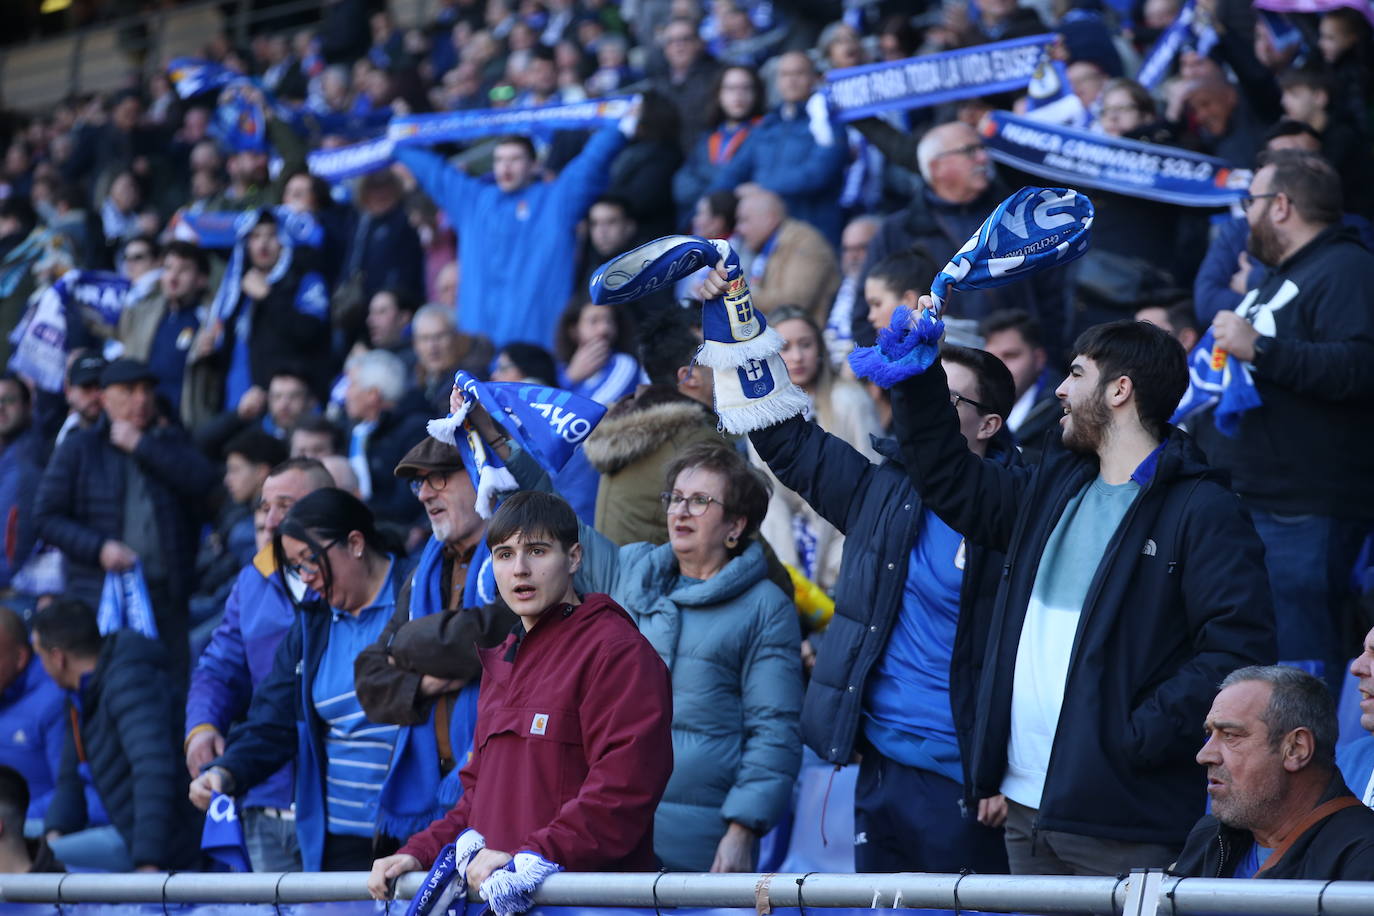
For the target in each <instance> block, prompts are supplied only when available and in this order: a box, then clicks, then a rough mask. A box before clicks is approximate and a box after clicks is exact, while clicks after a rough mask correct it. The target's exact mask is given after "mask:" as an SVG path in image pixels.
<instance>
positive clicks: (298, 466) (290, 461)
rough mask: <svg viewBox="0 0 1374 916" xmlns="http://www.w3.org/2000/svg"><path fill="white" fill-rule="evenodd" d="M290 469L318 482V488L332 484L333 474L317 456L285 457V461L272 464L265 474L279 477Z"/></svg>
mask: <svg viewBox="0 0 1374 916" xmlns="http://www.w3.org/2000/svg"><path fill="white" fill-rule="evenodd" d="M290 471H300V472H301V473H303V474H305V476H307V477H309V478H310V480H311V482H313V483H315V484H318V485H319V487H320V488H323V487H332V486H334V475H333V474H330V473H329V468H327V467H325V466H324V465H323V464H322V463H321V462H320V460H319V459H318V458H304V457H302V458H287V459H286V460H285V461H282V462H279V463H278V464H276V465H274V466H273V468H272V470H270V471H268V472H267V476H268V477H279V476H280V475H282V474H286V473H289V472H290Z"/></svg>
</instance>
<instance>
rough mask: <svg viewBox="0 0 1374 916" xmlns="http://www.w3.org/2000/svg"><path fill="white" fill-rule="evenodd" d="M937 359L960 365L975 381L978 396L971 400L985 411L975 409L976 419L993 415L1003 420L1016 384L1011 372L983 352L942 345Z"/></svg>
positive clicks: (1013, 400) (1010, 403) (1011, 400)
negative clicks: (971, 374)
mask: <svg viewBox="0 0 1374 916" xmlns="http://www.w3.org/2000/svg"><path fill="white" fill-rule="evenodd" d="M940 359H947V360H949V361H950V362H952V363H955V364H957V365H960V366H963V367H964V368H965V369H967V370H968V371H970V372H972V373H973V377H974V378H975V379H977V380H978V394H977V397H975V398H974V400H976V401H978V403H980V404H982V405H983V407H985V408H987V409H986V410H984V409H982V408H978V414H979V416H987V415H988V414H997V416H999V417H1001V418H1002V419H1003V420H1005V419H1006V418H1007V414H1009V413H1011V409H1012V408H1013V407H1015V406H1016V383H1015V382H1014V381H1013V380H1012V377H1011V370H1010V369H1008V368H1007V366H1006V364H1005V363H1003V362H1002V361H1001V360H1000V359H998V358H997V357H995V356H993V355H992V354H991V353H989V352H988V351H987V350H975V349H973V348H972V347H959V346H955V345H954V344H945V345H944V346H942V347H941V348H940Z"/></svg>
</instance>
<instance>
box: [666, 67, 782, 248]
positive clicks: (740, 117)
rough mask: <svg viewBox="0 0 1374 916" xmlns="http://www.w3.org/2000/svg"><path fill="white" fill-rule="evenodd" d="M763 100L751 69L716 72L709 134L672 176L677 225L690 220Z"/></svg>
mask: <svg viewBox="0 0 1374 916" xmlns="http://www.w3.org/2000/svg"><path fill="white" fill-rule="evenodd" d="M766 99H767V93H766V92H765V91H764V88H763V80H761V79H759V75H758V73H756V72H755V71H754V69H753V68H752V67H739V66H735V67H726V68H725V69H723V70H721V71H720V75H719V76H717V77H716V84H715V86H714V87H713V88H712V90H711V107H710V108H709V109H707V112H706V123H707V124H709V125H710V127H711V131H710V133H707V134H703V135H702V137H701V139H700V140H698V141H697V143H696V145H695V146H694V147H692V150H691V152H690V153H689V154H688V155H687V161H686V162H685V163H684V164H683V166H682V168H680V169H678V170H677V174H676V175H674V176H673V200H674V201H675V202H676V203H677V213H678V222H679V223H680V224H681V225H683V226H685V225H687V224H688V223H690V222H691V221H692V211H693V210H694V209H695V208H696V205H697V201H698V200H699V199H700V198H701V196H702V195H704V194H705V193H706V190H707V189H708V188H710V187H711V182H712V181H714V180H715V177H716V172H718V171H719V170H720V167H721V166H723V165H725V163H727V162H729V161H730V160H731V159H733V158H734V156H735V153H737V152H739V148H740V146H742V145H743V143H744V140H745V138H746V137H748V136H749V131H751V130H752V129H753V128H754V125H755V124H757V123H758V121H759V119H760V118H762V117H763V106H764V103H765V101H766Z"/></svg>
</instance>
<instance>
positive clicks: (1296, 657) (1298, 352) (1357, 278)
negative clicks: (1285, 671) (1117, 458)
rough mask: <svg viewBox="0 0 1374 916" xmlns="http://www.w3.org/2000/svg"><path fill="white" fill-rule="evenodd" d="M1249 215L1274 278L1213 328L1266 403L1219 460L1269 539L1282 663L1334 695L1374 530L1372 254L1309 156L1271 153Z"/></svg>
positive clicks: (1222, 448)
mask: <svg viewBox="0 0 1374 916" xmlns="http://www.w3.org/2000/svg"><path fill="white" fill-rule="evenodd" d="M1247 203H1248V206H1247V209H1246V219H1247V220H1248V221H1249V223H1250V238H1249V241H1248V243H1247V245H1248V247H1249V250H1250V256H1251V258H1252V259H1254V260H1257V261H1259V262H1261V263H1263V264H1265V265H1267V266H1268V267H1269V271H1268V273H1267V275H1266V276H1265V278H1264V280H1263V282H1261V283H1260V285H1259V286H1258V287H1257V288H1256V289H1254V290H1252V291H1251V292H1250V293H1249V294H1248V295H1246V297H1245V298H1244V299H1242V300H1241V303H1240V305H1239V306H1238V307H1237V308H1236V311H1234V312H1220V313H1218V314H1217V317H1216V319H1215V323H1214V328H1215V330H1216V342H1217V346H1218V347H1221V348H1223V349H1225V350H1226V351H1227V352H1229V353H1231V354H1232V355H1233V356H1236V357H1237V358H1239V359H1241V360H1244V361H1245V362H1247V363H1249V365H1250V368H1251V369H1252V371H1253V378H1254V381H1255V388H1256V389H1257V390H1258V392H1259V396H1260V401H1261V402H1262V403H1261V405H1260V406H1259V407H1256V408H1254V409H1253V410H1248V411H1246V412H1245V413H1244V414H1242V416H1241V420H1240V434H1239V435H1238V436H1237V437H1236V438H1234V439H1228V438H1225V437H1217V438H1218V440H1219V441H1218V443H1217V445H1216V447H1214V448H1213V449H1212V450H1213V451H1214V452H1215V453H1216V454H1214V455H1213V456H1212V457H1213V458H1214V460H1215V461H1216V463H1217V465H1218V466H1219V467H1222V468H1225V469H1226V470H1228V471H1230V472H1231V480H1232V485H1233V487H1234V488H1235V491H1236V492H1237V493H1239V494H1240V498H1241V501H1242V503H1243V504H1244V506H1245V507H1246V509H1247V510H1249V512H1250V516H1251V518H1252V519H1254V522H1255V528H1256V530H1258V531H1259V535H1260V538H1261V539H1262V540H1263V541H1264V552H1265V563H1266V564H1267V565H1268V567H1269V581H1270V582H1271V584H1272V585H1273V589H1274V612H1275V618H1276V621H1277V624H1278V640H1279V657H1280V658H1282V659H1286V660H1289V661H1294V662H1298V661H1301V662H1304V663H1306V664H1304V667H1305V668H1307V669H1308V670H1312V671H1320V672H1323V673H1324V674H1325V675H1326V679H1327V682H1328V683H1329V684H1333V685H1334V684H1337V683H1339V680H1340V678H1341V675H1342V673H1343V672H1342V668H1343V664H1342V662H1343V660H1344V658H1345V655H1344V652H1343V651H1342V644H1343V642H1345V634H1344V633H1342V632H1341V630H1340V626H1339V621H1340V620H1341V616H1340V614H1341V607H1342V605H1343V604H1344V601H1345V598H1346V595H1347V594H1348V592H1349V581H1350V570H1351V567H1352V566H1353V565H1354V562H1355V557H1356V556H1357V555H1358V553H1359V549H1360V545H1361V544H1362V543H1363V542H1364V538H1365V535H1367V534H1368V533H1369V532H1370V531H1371V530H1374V487H1370V485H1369V481H1370V480H1371V479H1374V433H1371V432H1370V429H1371V427H1370V423H1369V419H1370V417H1371V416H1374V283H1371V282H1370V278H1371V277H1374V254H1370V253H1369V252H1368V251H1367V250H1366V249H1365V248H1364V247H1363V246H1361V245H1360V243H1359V241H1358V240H1357V239H1356V237H1355V235H1354V233H1353V232H1352V231H1351V230H1349V229H1346V228H1345V227H1344V226H1343V225H1342V224H1341V214H1342V211H1343V210H1344V199H1343V197H1342V194H1341V181H1340V177H1339V176H1338V175H1337V174H1336V171H1335V170H1334V169H1333V168H1332V167H1331V166H1330V165H1329V164H1328V163H1327V162H1326V161H1325V160H1324V159H1322V158H1321V157H1320V156H1317V155H1315V154H1313V153H1302V152H1298V151H1295V150H1286V151H1282V152H1275V153H1270V154H1268V155H1267V157H1266V159H1265V160H1264V166H1263V168H1261V169H1260V170H1259V171H1258V172H1257V173H1256V174H1255V177H1254V180H1252V181H1251V183H1250V197H1249V198H1248V200H1247Z"/></svg>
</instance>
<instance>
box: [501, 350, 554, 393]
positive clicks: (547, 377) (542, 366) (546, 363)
mask: <svg viewBox="0 0 1374 916" xmlns="http://www.w3.org/2000/svg"><path fill="white" fill-rule="evenodd" d="M500 352H501V353H504V354H506V358H507V359H509V360H510V361H511V362H513V363H515V368H517V369H519V370H520V373H521V374H522V375H523V376H525V378H527V379H531V380H533V381H537V382H539V383H541V384H544V385H555V384H557V383H558V367H557V366H556V365H555V364H554V361H553V357H552V356H550V355H549V351H548V350H545V349H544V348H543V347H541V346H539V344H532V343H529V342H528V341H523V340H514V341H511V342H510V343H508V344H506V345H505V346H504V347H502V348H501V350H500Z"/></svg>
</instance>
